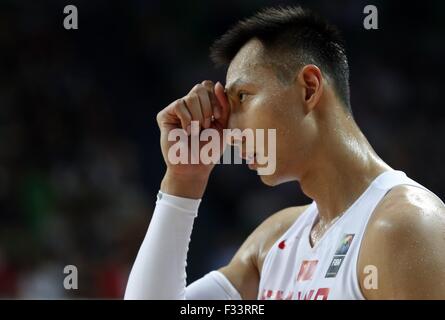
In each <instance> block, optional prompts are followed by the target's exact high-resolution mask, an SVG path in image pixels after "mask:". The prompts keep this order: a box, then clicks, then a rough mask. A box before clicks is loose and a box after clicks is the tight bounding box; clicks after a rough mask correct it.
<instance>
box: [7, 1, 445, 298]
mask: <svg viewBox="0 0 445 320" xmlns="http://www.w3.org/2000/svg"><path fill="white" fill-rule="evenodd" d="M408 3H409V2H401V1H368V0H367V1H357V0H350V1H346V0H345V1H332V0H323V1H315V0H311V1H272V0H247V1H246V0H243V1H235V0H221V1H213V0H212V1H179V0H177V1H176V0H175V1H162V2H161V1H150V0H147V1H143V0H127V1H117V0H113V1H104V0H98V1H74V0H66V1H60V0H59V1H55V0H46V1H31V0H28V1H23V0H9V1H8V0H2V1H1V2H0V298H20V299H23V298H32V299H36V298H38V299H54V298H67V299H71V298H107V299H108V298H109V299H119V298H121V297H122V296H123V292H124V288H125V284H126V281H127V277H128V274H129V271H130V268H131V265H132V263H133V261H134V258H135V256H136V253H137V250H138V249H139V245H140V244H141V241H142V239H143V237H144V235H145V232H146V228H147V226H148V223H149V221H150V218H151V214H152V210H153V207H154V203H155V199H156V193H157V191H158V189H159V184H160V181H161V178H162V175H163V172H164V169H165V166H164V163H163V160H162V156H161V153H160V150H159V132H158V128H157V125H156V120H155V116H156V113H157V112H158V111H159V110H160V109H162V108H163V107H165V106H166V105H168V104H169V103H170V102H171V101H173V100H175V99H177V98H178V97H180V96H183V95H185V94H186V93H187V92H188V91H189V90H190V89H191V88H192V87H193V86H194V85H195V84H196V83H198V82H201V81H202V80H205V79H210V80H214V81H217V80H220V81H222V82H224V80H225V70H224V69H215V68H214V67H213V65H212V63H211V62H210V60H209V58H208V53H209V50H208V48H209V46H210V45H211V44H212V42H213V41H214V40H215V39H216V38H217V37H218V36H219V35H221V34H222V33H224V31H225V30H226V29H227V28H228V27H230V26H231V25H232V24H233V23H235V22H236V21H238V20H239V19H241V18H244V17H247V16H250V15H251V14H253V13H254V12H255V11H257V10H259V9H261V8H263V7H265V6H270V5H278V4H282V5H286V4H301V5H303V6H307V7H309V8H312V9H315V10H317V11H318V12H319V13H321V14H322V15H324V16H326V17H327V18H328V19H329V20H331V21H332V22H334V23H336V24H337V25H338V26H339V28H340V29H341V30H342V31H343V35H344V37H345V39H346V42H347V49H348V56H349V62H350V68H351V92H352V98H351V100H352V108H353V112H354V115H355V118H356V121H357V122H358V124H359V125H360V127H361V128H362V129H363V131H364V133H365V134H366V135H367V137H368V139H369V140H370V142H371V144H372V145H373V146H374V147H375V149H376V150H377V152H378V153H379V154H380V155H381V156H382V158H383V159H384V160H386V161H387V162H388V163H389V164H390V165H391V166H392V167H394V168H397V169H400V170H403V171H405V172H406V173H407V174H408V175H409V176H411V177H412V178H413V179H415V180H417V181H418V182H420V183H422V184H423V185H425V186H426V187H427V188H429V189H431V190H433V191H434V192H435V193H436V194H437V195H438V196H439V197H441V198H442V199H445V172H444V170H443V163H444V156H443V155H444V152H443V141H445V127H444V120H445V118H444V114H445V112H444V105H443V100H442V98H441V94H442V93H443V90H444V88H445V86H444V81H445V80H444V79H445V78H444V77H443V74H444V71H445V70H444V69H445V68H444V62H443V57H444V56H445V45H444V40H443V39H444V38H445V30H444V27H445V22H443V21H444V20H443V16H444V14H445V2H443V1H423V2H422V4H418V5H417V6H411V5H408ZM69 4H73V5H76V6H77V8H78V11H79V29H78V30H65V29H64V28H63V19H64V17H65V16H66V15H65V14H63V8H64V7H65V6H66V5H69ZM367 4H374V5H376V6H377V8H378V10H379V30H371V31H367V30H365V29H364V28H363V19H364V17H365V15H364V14H363V8H364V7H365V5H367ZM308 202H309V199H307V198H306V197H305V196H304V195H303V194H302V193H301V190H300V189H299V186H298V185H297V184H295V183H291V184H285V185H281V186H279V187H276V188H273V189H272V188H269V187H267V186H264V185H263V184H262V183H261V181H260V180H259V178H258V177H257V176H256V174H255V173H254V172H252V171H250V170H248V169H247V168H246V166H240V165H238V166H236V165H232V166H229V165H225V166H219V167H217V168H216V170H215V171H214V172H213V174H212V177H211V180H210V182H209V186H208V189H207V191H206V195H205V198H204V200H203V202H202V205H201V208H200V214H199V217H198V219H197V220H196V222H195V227H194V232H193V237H192V242H191V244H190V251H189V259H188V269H187V272H188V280H189V281H193V280H195V279H197V278H199V277H201V276H202V275H204V274H205V273H207V272H208V271H210V270H212V269H215V268H218V267H220V266H222V265H224V264H225V263H227V262H228V261H229V259H230V257H231V256H232V255H233V254H234V252H235V251H236V249H237V248H238V247H239V246H240V245H241V243H242V241H243V240H244V239H245V238H246V237H247V236H248V234H249V233H250V232H251V231H252V230H253V229H254V228H255V227H256V226H257V225H258V224H259V223H260V222H261V221H262V220H264V219H265V218H266V217H267V216H268V215H270V214H271V213H273V212H274V211H277V210H279V209H281V208H283V207H286V206H291V205H301V204H306V203H308ZM66 265H75V266H77V268H78V272H79V273H78V275H79V282H78V285H79V287H78V290H65V289H64V288H63V278H64V277H65V274H63V268H64V266H66Z"/></svg>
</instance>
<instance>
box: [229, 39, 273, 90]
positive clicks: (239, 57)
mask: <svg viewBox="0 0 445 320" xmlns="http://www.w3.org/2000/svg"><path fill="white" fill-rule="evenodd" d="M264 50H265V49H264V46H263V45H262V44H261V42H260V41H259V40H257V39H252V40H250V41H248V42H247V43H246V44H245V45H244V46H243V47H242V48H241V49H240V50H239V51H238V53H237V54H236V55H235V57H234V58H233V59H232V61H231V63H230V65H229V68H228V69H227V75H226V84H227V87H230V86H231V85H232V84H234V83H236V82H237V81H240V80H241V81H244V82H258V81H259V80H260V79H264V76H266V75H268V74H269V73H270V72H272V70H271V68H270V67H269V66H268V65H267V64H266V63H265V61H264V59H263V57H264Z"/></svg>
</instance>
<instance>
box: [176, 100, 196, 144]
mask: <svg viewBox="0 0 445 320" xmlns="http://www.w3.org/2000/svg"><path fill="white" fill-rule="evenodd" d="M174 112H175V115H176V116H177V117H178V118H179V120H180V121H181V126H182V129H184V130H186V131H187V134H188V135H190V132H191V126H190V122H191V121H192V115H191V114H190V112H189V110H188V109H187V107H186V105H185V103H184V100H183V99H178V100H176V103H175V106H174Z"/></svg>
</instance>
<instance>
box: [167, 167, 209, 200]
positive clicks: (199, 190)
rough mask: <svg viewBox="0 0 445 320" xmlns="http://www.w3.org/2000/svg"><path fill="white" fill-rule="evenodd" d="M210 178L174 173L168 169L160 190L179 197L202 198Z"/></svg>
mask: <svg viewBox="0 0 445 320" xmlns="http://www.w3.org/2000/svg"><path fill="white" fill-rule="evenodd" d="M208 179H209V178H208V176H197V175H186V174H178V173H172V172H170V171H169V170H168V169H167V172H166V173H165V175H164V178H163V179H162V182H161V188H160V190H161V191H162V192H165V193H168V194H170V195H173V196H177V197H183V198H189V199H201V198H202V196H203V195H204V192H205V189H206V187H207V182H208Z"/></svg>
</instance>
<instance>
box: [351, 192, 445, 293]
mask: <svg viewBox="0 0 445 320" xmlns="http://www.w3.org/2000/svg"><path fill="white" fill-rule="evenodd" d="M368 265H371V266H375V267H376V269H375V270H377V271H378V276H379V277H378V279H379V281H378V283H379V288H378V290H375V289H372V290H371V291H370V290H367V289H366V288H364V287H363V281H361V282H360V285H361V287H362V291H363V292H364V294H365V296H367V297H369V298H380V299H386V298H402V299H403V298H408V299H409V298H431V297H432V298H434V297H441V298H445V206H444V204H443V202H442V201H441V200H440V199H439V198H438V197H437V196H435V195H434V194H433V193H431V192H429V191H427V190H424V189H421V188H418V187H414V186H407V185H402V186H397V187H395V188H393V189H392V190H391V191H389V192H388V193H387V194H386V196H385V197H384V198H383V199H382V201H381V202H380V203H379V205H378V206H377V207H376V208H375V210H374V214H373V216H372V218H371V220H370V221H369V224H368V227H367V230H366V234H365V237H364V239H363V243H362V249H361V252H360V258H359V271H360V270H364V268H365V267H366V266H368ZM364 278H365V274H363V273H359V279H361V280H364Z"/></svg>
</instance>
